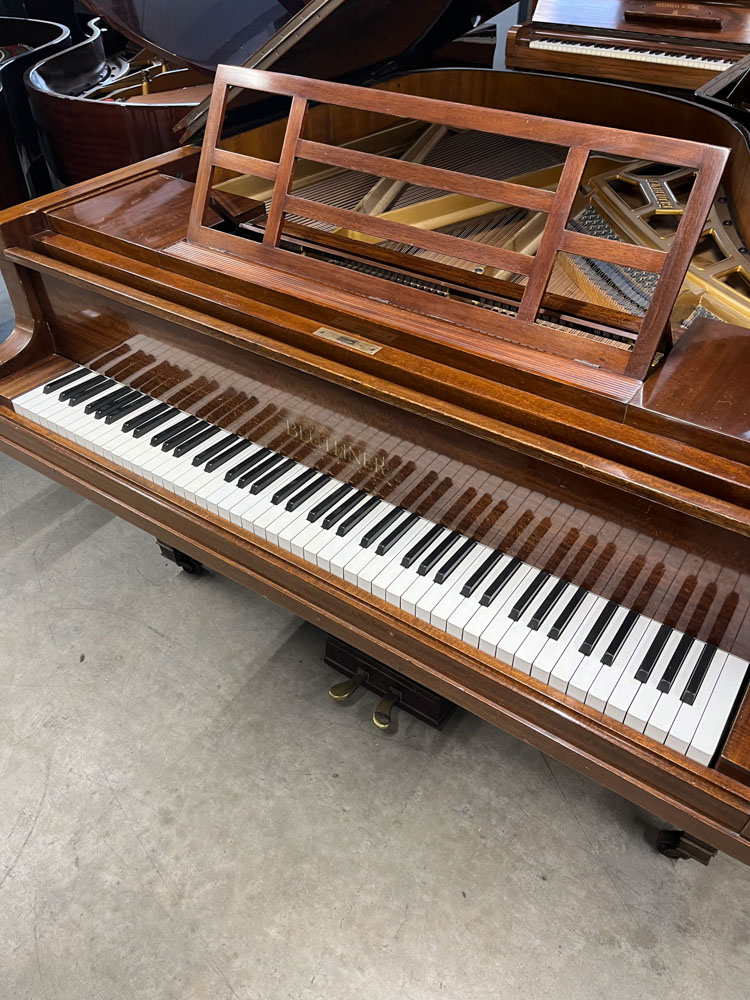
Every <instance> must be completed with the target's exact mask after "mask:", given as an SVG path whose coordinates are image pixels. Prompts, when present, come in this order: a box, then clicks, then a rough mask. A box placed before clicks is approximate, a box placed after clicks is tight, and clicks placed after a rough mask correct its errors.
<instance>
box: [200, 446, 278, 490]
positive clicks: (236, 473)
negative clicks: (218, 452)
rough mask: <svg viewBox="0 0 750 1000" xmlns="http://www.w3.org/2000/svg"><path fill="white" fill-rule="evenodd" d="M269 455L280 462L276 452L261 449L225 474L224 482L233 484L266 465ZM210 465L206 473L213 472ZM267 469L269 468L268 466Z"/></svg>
mask: <svg viewBox="0 0 750 1000" xmlns="http://www.w3.org/2000/svg"><path fill="white" fill-rule="evenodd" d="M269 455H270V456H271V457H272V458H273V460H274V461H278V460H279V458H280V457H281V456H280V455H276V454H275V453H274V452H271V451H269V450H268V448H261V449H260V451H256V452H253V454H252V455H251V456H250V458H245V459H243V461H241V462H238V464H237V465H233V466H232V468H231V469H229V471H228V472H226V473H225V474H224V481H225V482H227V483H231V482H234V480H235V479H239V478H241V477H242V476H244V475H246V473H248V472H249V471H250V470H251V469H254V468H255V467H256V466H257V465H258V464H259V463H261V462H262V463H263V464H265V463H266V461H267V460H268V457H269ZM215 461H216V459H213V460H212V462H215ZM212 462H209V463H208V465H211V464H212ZM208 465H207V466H206V472H211V471H212V470H211V469H209V468H208ZM266 468H268V466H266ZM262 474H263V473H262V471H261V472H260V473H259V475H262ZM238 485H239V484H238Z"/></svg>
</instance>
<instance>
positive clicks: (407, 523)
mask: <svg viewBox="0 0 750 1000" xmlns="http://www.w3.org/2000/svg"><path fill="white" fill-rule="evenodd" d="M418 522H419V514H409V516H408V517H405V518H403V520H401V521H399V522H398V524H397V525H396V527H395V528H394V529H393V531H391V532H390V533H389V534H387V535H386V536H385V538H384V539H383V540H382V541H381V542H379V543H378V547H377V548H376V549H375V553H376V555H379V556H384V555H385V554H386V552H390V550H391V549H392V548H393V546H394V545H395V544H396V542H397V541H398V540H399V539H400V538H403V537H404V535H405V534H406V532H407V531H409V529H410V528H412V527H413V526H414V525H415V524H417V523H418Z"/></svg>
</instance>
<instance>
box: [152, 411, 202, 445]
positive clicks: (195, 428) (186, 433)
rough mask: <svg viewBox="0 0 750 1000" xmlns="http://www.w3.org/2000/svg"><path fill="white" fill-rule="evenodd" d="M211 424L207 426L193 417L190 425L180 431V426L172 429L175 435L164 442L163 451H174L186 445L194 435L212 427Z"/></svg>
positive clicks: (171, 435)
mask: <svg viewBox="0 0 750 1000" xmlns="http://www.w3.org/2000/svg"><path fill="white" fill-rule="evenodd" d="M210 426H211V425H210V424H206V423H204V422H203V421H201V420H198V418H197V417H193V418H192V420H191V421H190V423H189V424H187V425H186V426H185V427H183V428H182V429H180V425H179V424H178V425H177V426H176V427H173V428H172V431H173V433H172V434H170V435H169V437H168V438H165V440H164V441H163V442H162V446H161V450H162V451H172V449H173V448H176V447H177V446H178V445H180V444H184V443H185V442H186V441H190V440H192V438H193V435H194V434H197V433H198V432H199V431H202V430H203V428H204V427H210Z"/></svg>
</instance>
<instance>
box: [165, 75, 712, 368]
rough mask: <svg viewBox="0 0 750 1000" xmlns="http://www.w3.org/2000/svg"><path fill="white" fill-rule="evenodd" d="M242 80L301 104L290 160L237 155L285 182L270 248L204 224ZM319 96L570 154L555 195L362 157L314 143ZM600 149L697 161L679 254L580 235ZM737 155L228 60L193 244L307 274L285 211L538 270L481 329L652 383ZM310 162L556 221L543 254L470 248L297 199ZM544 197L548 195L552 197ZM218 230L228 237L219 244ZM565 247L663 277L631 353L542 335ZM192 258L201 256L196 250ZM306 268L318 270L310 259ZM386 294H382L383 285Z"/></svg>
mask: <svg viewBox="0 0 750 1000" xmlns="http://www.w3.org/2000/svg"><path fill="white" fill-rule="evenodd" d="M230 87H236V88H244V89H247V90H251V91H261V92H263V93H269V94H275V95H283V96H285V97H291V99H292V108H291V112H290V115H289V121H288V126H287V130H286V133H285V136H284V140H283V144H282V149H281V154H280V157H279V161H278V164H277V165H273V164H269V163H268V162H267V161H265V160H260V158H259V157H252V156H251V157H247V158H245V157H239V156H238V157H236V158H235V160H234V161H232V162H233V163H234V167H235V169H240V170H243V172H244V173H247V174H255V175H257V174H258V171H259V170H260V171H261V174H260V175H261V176H265V177H266V178H269V179H274V181H275V187H274V194H273V198H272V200H271V207H270V209H269V216H268V224H267V226H266V228H265V232H264V236H263V243H262V246H256V245H253V244H248V243H247V242H246V241H242V240H239V239H234V240H233V239H232V237H226V236H225V235H223V234H217V233H215V232H213V231H212V230H210V229H209V228H208V227H206V226H205V225H203V224H202V223H201V220H202V219H203V217H204V214H205V211H206V208H207V205H208V198H209V182H210V178H211V175H212V171H213V168H214V166H221V165H222V163H224V164H226V158H222V155H221V151H220V150H217V145H218V142H219V137H220V134H221V129H222V123H223V116H224V111H225V108H226V100H227V90H228V88H230ZM310 101H315V102H317V103H320V104H323V105H327V106H333V107H337V108H338V107H346V108H350V109H357V110H359V111H362V112H368V113H371V114H378V113H379V112H381V113H387V114H389V115H397V116H400V117H402V118H407V119H416V120H421V121H425V122H430V123H433V124H440V125H444V126H453V127H456V126H460V127H463V128H470V129H474V130H477V131H480V132H487V133H492V134H498V133H499V134H502V135H506V136H512V137H514V138H516V139H520V138H527V139H528V138H532V137H533V139H534V140H535V141H541V142H547V143H552V144H556V145H559V146H562V147H567V148H568V153H567V159H566V161H565V165H564V167H563V170H562V174H561V176H560V180H559V183H558V185H557V189H556V191H555V192H554V194H552V193H551V192H540V191H535V190H532V191H529V190H528V189H527V188H524V187H521V186H518V185H511V184H507V183H505V182H500V181H494V182H493V181H489V180H484V179H481V178H479V179H477V178H474V177H470V176H468V175H467V174H462V173H455V172H453V171H439V170H436V169H435V168H431V167H426V166H424V165H423V164H412V163H405V162H404V161H392V160H390V159H387V158H384V157H379V156H373V155H372V154H368V153H353V152H352V151H349V150H341V149H338V148H337V147H335V146H331V145H330V144H323V143H319V142H314V141H310V140H305V139H303V138H302V129H303V126H304V123H305V118H306V115H307V107H308V103H309V102H310ZM592 150H596V151H598V152H603V153H609V154H612V155H616V156H622V155H625V156H630V157H632V158H634V159H656V158H660V159H664V160H667V161H669V162H673V163H676V164H684V165H687V166H690V167H692V168H695V171H696V174H695V183H694V186H693V190H692V192H691V195H690V198H689V201H688V205H687V209H686V214H685V218H684V220H683V222H682V225H681V226H680V232H679V236H678V238H677V239H676V240H675V242H674V244H673V246H672V248H671V249H670V252H669V253H668V254H663V253H661V252H660V251H654V250H644V249H643V248H638V247H635V246H632V245H630V244H621V243H613V242H611V241H609V240H602V239H598V238H596V237H592V236H586V235H582V234H574V233H571V232H569V231H568V230H567V228H566V225H567V221H568V218H569V216H570V213H571V209H572V203H573V199H574V198H575V196H576V193H577V191H578V188H579V185H580V183H581V178H582V174H583V171H584V168H585V166H586V163H587V161H588V158H589V156H590V154H591V152H592ZM217 152H218V157H217ZM727 155H728V151H727V150H725V149H721V148H719V147H708V146H700V147H699V146H698V145H697V144H690V143H687V142H685V141H684V140H682V141H680V140H669V139H667V138H665V137H661V138H659V139H658V140H654V139H652V138H651V137H650V136H647V135H645V134H641V135H634V134H632V133H621V132H617V131H616V130H614V129H605V128H603V127H601V128H592V127H591V126H587V125H582V124H579V123H574V122H562V123H561V122H558V121H556V120H554V119H550V118H542V117H538V118H529V117H528V116H523V117H522V116H519V115H516V114H514V113H513V112H505V111H499V110H495V109H488V108H481V109H476V111H474V110H473V109H470V108H467V107H466V106H465V105H459V104H455V103H450V102H447V101H437V100H434V99H433V100H432V101H430V100H426V99H424V98H418V97H411V96H406V95H393V94H392V95H389V96H388V97H386V96H385V95H383V94H382V93H381V92H379V91H377V90H374V91H373V90H369V91H366V90H362V89H357V88H354V87H350V86H345V85H342V84H332V83H324V82H312V81H308V80H303V79H301V78H298V77H286V76H283V75H280V74H269V73H265V72H263V71H259V70H246V69H237V68H230V67H221V68H220V69H219V70H218V72H217V74H216V78H215V83H214V96H213V103H212V116H211V117H210V118H209V121H208V123H207V127H206V138H205V142H204V145H203V153H202V157H201V164H200V167H199V171H198V178H197V182H196V199H195V207H194V212H193V216H192V217H191V222H190V225H189V227H188V234H187V237H188V242H189V243H194V244H196V245H197V246H200V247H209V248H212V249H222V250H229V251H230V252H233V253H234V254H236V255H237V256H239V257H240V258H247V259H249V260H252V261H254V262H256V263H268V264H269V265H270V266H272V267H273V266H276V267H278V268H281V269H283V268H284V267H285V266H289V267H291V268H293V270H294V273H295V274H298V273H299V272H300V270H301V266H300V263H299V261H298V260H297V259H296V258H295V259H293V260H292V261H291V262H290V263H289V264H287V263H286V262H287V261H289V257H288V255H287V254H286V253H285V251H283V250H280V248H279V242H280V237H281V231H282V226H283V220H284V216H285V215H286V214H287V213H292V214H296V215H299V216H302V217H304V218H310V219H314V220H317V221H321V222H326V223H332V224H334V225H335V226H337V227H340V228H342V229H356V230H358V231H360V232H362V233H365V234H369V235H373V236H376V237H379V238H381V239H384V240H389V239H390V240H395V241H401V242H403V243H406V244H411V245H413V246H417V247H423V248H424V249H428V250H432V251H435V252H437V253H445V254H448V255H450V254H453V255H455V256H456V257H459V258H463V259H465V260H470V261H472V262H473V263H475V264H478V265H480V266H486V265H488V266H490V267H496V268H499V269H507V270H510V271H516V272H520V273H521V274H525V275H528V279H529V280H528V283H527V285H526V288H525V291H524V294H523V296H522V298H521V301H520V303H519V306H518V313H517V317H516V318H515V319H514V320H509V319H508V318H506V317H504V316H502V315H501V316H499V317H493V320H494V321H495V322H494V324H493V326H490V325H489V324H488V325H487V326H486V327H485V328H484V329H481V328H480V331H479V332H480V333H484V334H495V335H496V336H501V337H504V338H505V339H512V340H513V341H514V342H515V343H517V344H524V343H525V344H526V345H528V346H529V347H531V348H534V349H536V350H539V349H541V350H543V351H545V352H546V353H547V354H552V355H563V356H567V357H568V358H571V359H583V360H584V362H585V363H587V364H592V363H594V364H596V365H598V367H600V368H606V369H607V370H609V371H613V372H616V373H619V374H624V375H626V376H629V377H631V378H633V379H643V378H645V376H646V374H647V373H648V371H649V369H650V367H651V364H652V362H653V360H654V356H655V354H656V351H657V349H658V347H659V345H660V344H661V342H662V340H663V337H664V334H665V330H666V329H667V327H668V322H669V316H670V314H671V312H672V308H673V306H674V303H675V300H676V298H677V294H678V292H679V289H680V287H681V285H682V282H683V279H684V277H685V274H686V272H687V268H688V264H689V261H690V259H691V256H692V250H693V246H694V244H695V242H696V241H697V239H698V236H699V235H700V233H701V231H702V226H703V222H704V219H705V217H706V215H707V213H708V209H709V207H710V205H711V204H712V203H713V199H714V196H715V194H716V187H717V185H718V183H719V180H720V177H721V174H722V172H723V168H724V164H725V162H726V159H727ZM298 158H300V159H304V160H307V161H313V162H318V163H324V164H327V165H333V166H339V167H343V168H353V169H356V170H361V171H362V172H365V173H371V174H374V175H376V176H377V175H380V176H386V177H393V178H397V179H399V178H400V179H403V180H406V181H408V182H411V183H414V184H420V185H422V186H424V187H430V186H433V187H437V188H439V189H441V190H445V191H449V192H457V193H463V194H471V195H479V196H483V197H486V198H488V200H490V201H493V202H500V203H502V202H510V204H513V205H520V206H523V207H532V208H541V209H542V210H543V211H545V212H546V213H547V215H548V220H547V223H546V226H545V229H544V233H543V235H542V239H541V243H540V245H539V248H538V250H537V252H536V255H535V257H534V258H531V257H530V256H528V255H524V254H520V253H517V252H515V251H509V250H506V249H501V248H497V247H488V246H483V245H482V246H480V245H472V246H469V245H468V244H466V243H463V244H462V241H460V240H458V239H456V238H455V237H450V236H445V235H443V234H437V233H430V232H424V231H421V230H419V231H415V230H414V229H413V228H411V227H409V226H405V225H401V224H397V223H394V222H391V221H386V220H384V219H381V218H371V217H367V216H364V217H363V216H362V215H357V214H356V213H355V212H352V211H347V210H343V209H340V208H333V207H331V206H323V205H322V204H320V203H318V202H312V201H310V200H309V199H304V198H299V197H295V196H293V195H292V194H291V184H292V173H293V171H294V168H295V164H296V161H297V159H298ZM542 195H545V196H546V197H544V198H542ZM218 236H221V238H220V239H218V238H217V237H218ZM560 251H567V252H570V253H574V254H583V255H589V256H592V257H596V258H597V259H600V260H603V261H609V262H616V263H619V264H623V265H625V266H630V267H637V268H642V269H644V270H648V271H650V272H653V273H655V274H659V275H660V280H659V282H658V283H657V286H656V289H655V291H654V295H653V298H652V301H651V305H650V307H649V309H648V312H647V313H646V316H645V317H644V320H643V324H642V326H641V329H640V331H639V334H638V337H637V339H636V342H635V345H634V349H633V352H632V354H631V355H630V357H629V358H626V357H624V356H623V355H624V352H622V351H619V350H616V349H615V348H609V349H607V348H606V345H597V346H594V345H592V344H589V343H583V344H581V343H574V342H570V341H567V342H566V340H565V335H564V334H563V335H555V334H554V333H553V332H552V331H550V330H548V329H546V328H545V329H544V330H541V329H540V328H539V327H538V326H537V325H536V320H537V317H538V314H539V310H540V306H541V302H542V298H543V296H544V293H545V290H546V288H547V284H548V282H549V278H550V274H551V271H552V267H553V264H554V261H555V258H556V256H557V254H558V253H559V252H560ZM183 256H185V257H186V258H187V259H190V258H189V256H188V252H187V250H185V251H184V253H183ZM305 270H306V271H307V272H308V273H314V272H313V271H312V269H311V268H310V267H309V265H307V266H306V267H305ZM318 270H320V269H318ZM329 276H330V281H331V283H332V284H333V283H334V282H335V281H336V280H337V279H336V277H335V275H334V272H333V271H330V272H329ZM352 282H354V284H353V286H352ZM349 284H350V286H352V287H353V288H354V290H355V292H356V293H359V294H363V295H365V296H370V297H373V296H374V291H371V288H372V287H373V285H374V283H373V282H371V280H369V279H368V278H365V277H362V278H359V277H358V276H355V277H354V278H352V279H349ZM379 291H380V294H381V295H382V294H383V289H382V285H381V287H380V289H379ZM390 297H391V301H393V302H394V303H395V304H397V305H399V304H401V305H403V304H405V301H406V299H405V296H404V293H402V294H400V295H398V296H397V295H396V293H395V292H391V293H390ZM417 299H418V294H415V293H414V292H413V291H410V292H409V301H410V302H412V303H414V304H417ZM442 308H443V310H444V312H446V315H447V308H446V305H445V304H444V305H443V307H442ZM422 311H426V310H422ZM460 318H461V320H462V322H463V324H464V325H466V324H467V323H468V322H470V320H469V319H468V316H467V313H466V311H465V310H460ZM462 336H463V334H462ZM470 346H472V347H473V348H474V349H475V350H476V351H477V352H481V351H482V348H483V342H482V341H480V340H479V339H478V338H475V340H474V341H473V342H470Z"/></svg>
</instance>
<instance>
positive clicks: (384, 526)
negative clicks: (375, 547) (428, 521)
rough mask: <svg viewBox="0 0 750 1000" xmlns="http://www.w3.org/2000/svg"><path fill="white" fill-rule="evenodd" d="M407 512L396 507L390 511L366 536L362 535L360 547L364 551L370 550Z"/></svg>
mask: <svg viewBox="0 0 750 1000" xmlns="http://www.w3.org/2000/svg"><path fill="white" fill-rule="evenodd" d="M405 513H406V511H405V510H404V508H403V507H394V508H393V510H389V511H388V513H387V514H386V515H385V517H382V518H381V519H380V520H379V521H378V522H377V524H373V526H372V527H371V528H369V529H368V530H367V531H366V532H365V533H364V535H362V540H361V541H360V543H359V544H360V545H361V546H362V548H363V549H368V548H369V547H370V546H371V545H372V543H373V542H374V541H375V539H376V538H380V536H381V535H382V534H383V532H384V531H387V530H388V528H390V526H391V525H392V524H394V523H395V522H396V521H398V519H399V518H400V517H402V516H403V515H404V514H405Z"/></svg>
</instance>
